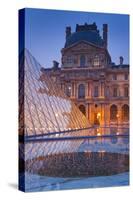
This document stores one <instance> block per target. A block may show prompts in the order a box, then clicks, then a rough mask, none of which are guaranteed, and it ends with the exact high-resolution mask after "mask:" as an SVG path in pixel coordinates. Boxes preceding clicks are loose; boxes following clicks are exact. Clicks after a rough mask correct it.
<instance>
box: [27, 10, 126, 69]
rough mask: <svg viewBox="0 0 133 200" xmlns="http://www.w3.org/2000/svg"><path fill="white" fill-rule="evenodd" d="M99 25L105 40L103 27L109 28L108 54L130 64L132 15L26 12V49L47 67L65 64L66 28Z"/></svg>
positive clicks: (115, 59) (113, 59)
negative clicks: (130, 17) (55, 61)
mask: <svg viewBox="0 0 133 200" xmlns="http://www.w3.org/2000/svg"><path fill="white" fill-rule="evenodd" d="M93 22H96V24H97V26H98V29H99V30H100V35H101V36H102V25H103V24H105V23H107V24H108V50H109V53H110V55H111V58H112V62H115V63H116V64H119V57H120V56H123V57H124V63H125V64H128V63H129V15H123V14H106V13H94V12H77V11H59V10H45V9H26V18H25V36H26V37H25V42H26V44H25V46H26V48H27V49H29V50H30V52H31V53H32V55H33V56H35V58H36V59H37V60H38V62H39V63H40V64H41V65H42V66H43V67H46V68H48V67H51V66H52V61H53V60H57V61H58V62H59V63H61V49H62V48H63V47H64V44H65V28H66V26H71V28H72V32H74V31H75V27H76V24H80V25H81V24H84V23H88V24H89V23H90V24H91V23H93Z"/></svg>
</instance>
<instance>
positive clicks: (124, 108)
mask: <svg viewBox="0 0 133 200" xmlns="http://www.w3.org/2000/svg"><path fill="white" fill-rule="evenodd" d="M122 120H123V121H128V120H129V106H128V105H126V104H125V105H124V106H122Z"/></svg>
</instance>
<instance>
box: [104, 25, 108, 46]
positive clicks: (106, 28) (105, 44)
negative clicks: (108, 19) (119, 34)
mask: <svg viewBox="0 0 133 200" xmlns="http://www.w3.org/2000/svg"><path fill="white" fill-rule="evenodd" d="M103 41H104V47H105V48H106V49H107V46H108V25H107V24H103Z"/></svg>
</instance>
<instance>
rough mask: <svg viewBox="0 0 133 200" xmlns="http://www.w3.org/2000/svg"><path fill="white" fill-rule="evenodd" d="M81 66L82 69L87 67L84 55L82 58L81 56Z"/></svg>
mask: <svg viewBox="0 0 133 200" xmlns="http://www.w3.org/2000/svg"><path fill="white" fill-rule="evenodd" d="M80 66H81V67H84V66H85V56H84V55H81V56H80Z"/></svg>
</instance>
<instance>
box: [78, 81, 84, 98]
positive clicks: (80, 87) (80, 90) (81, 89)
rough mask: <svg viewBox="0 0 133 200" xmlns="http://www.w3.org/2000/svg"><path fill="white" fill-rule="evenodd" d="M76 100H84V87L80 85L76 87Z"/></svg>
mask: <svg viewBox="0 0 133 200" xmlns="http://www.w3.org/2000/svg"><path fill="white" fill-rule="evenodd" d="M78 98H79V99H82V98H85V86H84V84H80V85H79V87H78Z"/></svg>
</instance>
